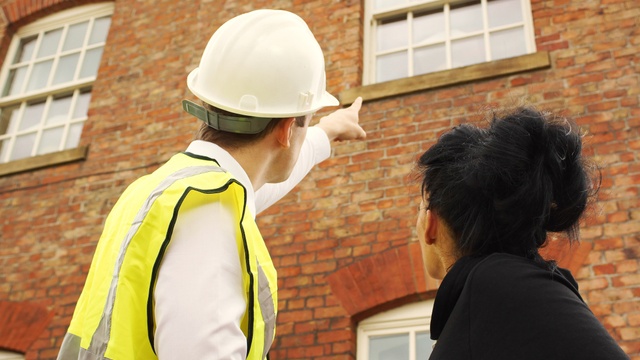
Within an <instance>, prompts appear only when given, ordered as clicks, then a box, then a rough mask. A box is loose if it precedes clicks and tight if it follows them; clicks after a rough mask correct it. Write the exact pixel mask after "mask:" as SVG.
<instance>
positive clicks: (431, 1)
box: [362, 0, 536, 85]
mask: <svg viewBox="0 0 640 360" xmlns="http://www.w3.org/2000/svg"><path fill="white" fill-rule="evenodd" d="M466 1H468V0H422V1H420V0H409V1H407V2H408V5H401V6H393V7H388V8H386V9H380V10H374V8H375V0H365V11H364V16H365V21H364V24H365V26H364V46H363V48H364V57H363V59H364V64H363V76H362V82H363V85H370V84H375V83H379V82H378V81H376V55H377V54H376V36H375V34H376V27H377V24H378V22H379V21H380V20H383V19H390V18H394V17H397V16H399V15H402V14H404V15H408V26H407V31H408V33H407V36H408V39H409V42H408V45H407V50H408V55H407V57H408V62H409V64H408V77H412V76H414V74H413V71H414V66H413V49H414V46H412V44H411V38H412V34H411V31H412V19H413V13H414V12H417V11H425V10H434V9H439V8H444V12H445V27H446V32H447V33H446V35H445V47H446V56H447V68H446V69H447V70H450V69H452V68H453V67H452V65H451V63H452V60H451V41H452V37H451V35H450V34H449V9H450V6H451V5H456V4H459V3H464V2H466ZM478 1H481V3H482V13H483V24H484V25H483V29H482V30H481V31H479V32H478V33H471V34H467V35H465V36H464V37H462V38H465V37H472V36H477V35H479V34H481V33H483V34H484V37H485V39H484V45H485V62H489V61H492V59H491V49H490V42H489V40H488V36H489V34H490V32H489V30H488V15H487V14H488V11H487V0H478ZM520 1H521V9H522V23H518V24H517V25H516V24H510V25H507V26H503V27H499V28H495V29H492V30H491V32H496V31H500V30H505V29H509V28H512V27H516V26H524V32H525V39H524V41H525V46H526V54H531V53H534V52H536V43H535V32H534V28H533V15H532V12H531V1H530V0H520ZM456 39H457V38H456ZM422 46H424V44H420V45H419V46H416V47H422ZM522 55H524V54H522ZM391 81H393V80H391Z"/></svg>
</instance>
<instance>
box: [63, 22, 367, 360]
mask: <svg viewBox="0 0 640 360" xmlns="http://www.w3.org/2000/svg"><path fill="white" fill-rule="evenodd" d="M187 84H188V87H189V89H190V90H191V91H192V92H193V93H194V95H196V96H197V97H198V98H199V99H200V100H202V101H203V106H200V105H197V104H195V103H192V102H190V101H184V102H183V108H184V109H185V110H186V111H187V112H189V113H190V114H192V115H195V116H196V117H198V118H199V119H201V120H203V121H204V122H205V124H203V125H202V127H201V129H200V131H199V132H198V135H197V139H198V140H196V141H194V142H193V143H191V145H189V147H188V148H187V151H186V152H184V153H180V154H177V155H175V156H174V157H172V158H171V159H170V160H169V162H167V163H166V164H165V165H163V166H162V167H160V168H159V169H158V170H156V171H155V172H154V173H153V174H150V175H147V176H145V177H142V178H140V179H138V180H137V181H136V182H134V183H133V184H132V185H131V186H130V187H129V188H128V189H127V190H126V191H125V192H124V194H123V195H122V196H121V198H120V199H119V200H118V202H117V203H116V205H115V206H114V209H113V210H112V212H111V214H110V215H109V216H108V218H107V221H106V223H105V229H104V232H103V234H102V236H101V238H100V241H99V243H98V246H97V249H96V254H95V256H94V260H93V262H92V265H91V269H90V270H89V274H88V277H87V282H86V284H85V288H84V290H83V293H82V294H81V296H80V299H79V301H78V304H77V306H76V310H75V313H74V316H73V319H72V321H71V325H70V327H69V331H68V333H67V335H66V337H65V339H64V342H63V345H62V348H61V350H60V354H59V356H58V358H59V359H78V358H81V359H103V358H109V359H153V358H160V359H252V360H253V359H255V360H262V359H264V358H266V357H267V354H268V351H269V348H270V346H271V344H272V342H273V339H274V335H275V316H276V310H277V306H278V303H277V292H276V286H277V284H276V271H275V268H274V267H273V264H272V262H271V259H270V257H269V253H268V251H267V248H266V246H265V244H264V241H263V239H262V237H261V235H260V232H259V231H258V228H257V226H256V223H255V215H256V214H257V213H259V212H260V211H262V210H264V209H265V208H267V207H268V206H270V205H271V204H273V203H274V202H276V201H277V200H278V199H280V198H281V197H283V196H284V195H285V194H286V193H287V192H288V191H289V190H291V189H292V188H293V187H294V186H295V185H296V184H297V183H298V182H299V181H300V180H302V178H304V176H305V175H306V174H307V173H308V171H309V170H310V169H311V168H312V167H313V166H314V165H315V164H317V163H319V162H320V161H322V160H324V159H326V158H327V157H328V156H329V155H330V141H331V140H350V139H361V138H364V137H365V132H364V131H363V130H362V128H361V127H360V126H359V125H358V111H359V109H360V105H361V102H362V101H361V99H358V100H357V101H356V102H355V103H354V104H353V105H352V106H351V107H350V108H348V109H341V110H338V111H336V112H334V113H332V114H330V115H328V116H326V117H324V118H322V119H320V121H319V123H318V125H316V126H314V127H311V128H309V127H308V124H309V122H310V119H311V116H312V114H313V113H314V112H316V111H317V110H318V109H320V108H322V107H324V106H332V105H338V101H337V100H336V99H335V98H334V97H333V96H331V95H330V94H329V93H327V92H326V91H325V73H324V58H323V55H322V51H321V49H320V46H319V45H318V43H317V41H316V40H315V38H314V36H313V34H312V33H311V31H310V30H309V28H308V27H307V25H306V24H305V22H304V21H303V20H302V19H301V18H299V17H298V16H296V15H294V14H292V13H289V12H286V11H279V10H258V11H253V12H250V13H247V14H243V15H240V16H238V17H236V18H233V19H231V20H230V21H228V22H227V23H225V24H223V25H222V26H221V27H220V28H219V29H218V30H217V31H216V32H215V33H214V34H213V36H212V37H211V39H210V41H209V43H208V44H207V47H206V49H205V51H204V53H203V56H202V58H201V61H200V66H199V67H198V68H196V69H195V70H193V71H192V72H191V73H190V74H189V77H188V79H187Z"/></svg>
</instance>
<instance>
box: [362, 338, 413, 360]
mask: <svg viewBox="0 0 640 360" xmlns="http://www.w3.org/2000/svg"><path fill="white" fill-rule="evenodd" d="M369 359H370V360H405V359H406V360H409V334H398V335H387V336H372V337H370V338H369Z"/></svg>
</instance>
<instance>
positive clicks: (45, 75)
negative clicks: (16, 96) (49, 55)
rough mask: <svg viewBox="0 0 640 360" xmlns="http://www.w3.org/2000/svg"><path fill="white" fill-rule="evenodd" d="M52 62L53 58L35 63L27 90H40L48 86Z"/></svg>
mask: <svg viewBox="0 0 640 360" xmlns="http://www.w3.org/2000/svg"><path fill="white" fill-rule="evenodd" d="M52 64H53V60H49V61H45V62H41V63H37V64H35V65H33V70H31V77H30V78H29V83H28V84H27V91H31V90H38V89H42V88H43V87H45V86H47V80H49V73H50V72H51V65H52Z"/></svg>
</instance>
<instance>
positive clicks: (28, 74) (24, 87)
mask: <svg viewBox="0 0 640 360" xmlns="http://www.w3.org/2000/svg"><path fill="white" fill-rule="evenodd" d="M42 38H44V31H40V32H39V33H38V37H37V38H36V44H35V45H34V47H33V54H31V59H29V60H27V61H28V64H29V65H28V66H27V71H26V72H25V74H24V80H23V81H22V86H21V87H20V92H18V94H20V95H22V94H25V93H26V92H27V86H29V81H30V80H31V73H32V72H33V66H34V65H35V63H36V59H37V56H38V51H39V50H40V44H41V43H42Z"/></svg>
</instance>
